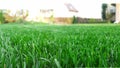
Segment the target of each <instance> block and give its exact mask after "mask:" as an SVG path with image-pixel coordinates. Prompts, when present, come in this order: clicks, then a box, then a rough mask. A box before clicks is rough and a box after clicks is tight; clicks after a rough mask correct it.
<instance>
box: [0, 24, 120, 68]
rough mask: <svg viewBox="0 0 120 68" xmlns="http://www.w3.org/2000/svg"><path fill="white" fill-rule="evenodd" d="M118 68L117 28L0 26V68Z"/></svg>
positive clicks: (119, 30) (119, 38)
mask: <svg viewBox="0 0 120 68" xmlns="http://www.w3.org/2000/svg"><path fill="white" fill-rule="evenodd" d="M86 66H87V67H118V66H120V25H115V24H109V25H108V24H103V25H100V24H98V25H91V24H89V25H86V24H82V25H43V24H42V25H39V24H3V25H0V68H3V67H4V68H16V67H18V68H52V67H53V68H56V67H58V68H61V67H62V68H74V67H86Z"/></svg>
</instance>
